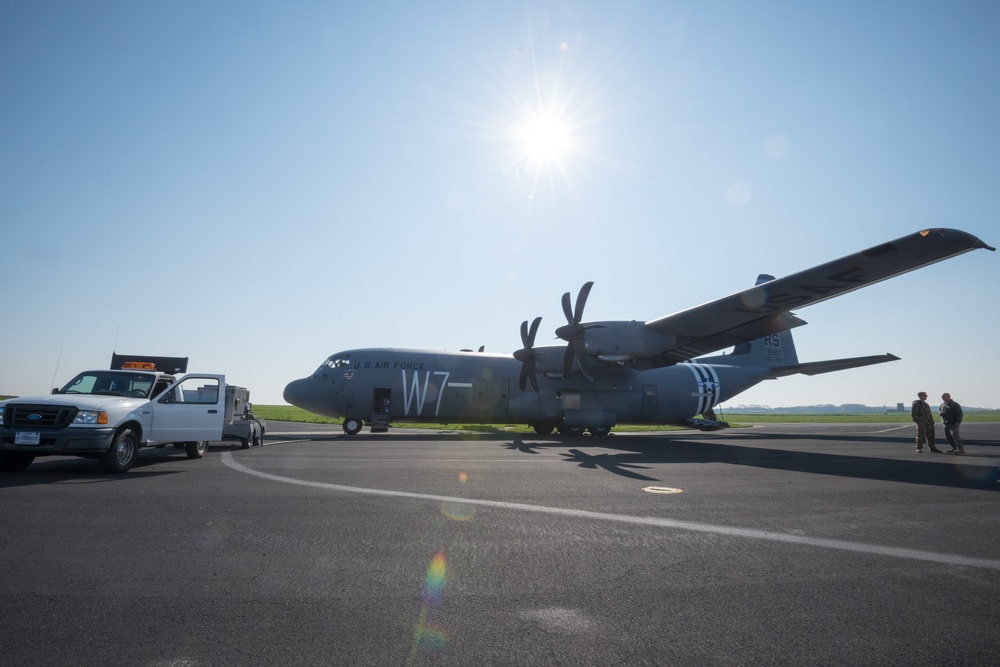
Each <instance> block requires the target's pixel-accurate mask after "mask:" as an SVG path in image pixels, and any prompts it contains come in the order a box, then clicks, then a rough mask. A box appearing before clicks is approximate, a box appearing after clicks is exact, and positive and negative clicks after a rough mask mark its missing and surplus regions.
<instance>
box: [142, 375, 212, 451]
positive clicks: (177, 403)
mask: <svg viewBox="0 0 1000 667" xmlns="http://www.w3.org/2000/svg"><path fill="white" fill-rule="evenodd" d="M225 401H226V382H225V376H223V375H185V376H184V377H182V378H181V379H180V380H179V381H178V382H176V383H174V384H173V385H171V387H170V388H169V389H167V390H166V391H165V392H163V393H161V394H160V395H159V396H156V397H155V398H154V399H153V402H152V404H151V407H152V412H153V418H152V420H151V425H150V429H149V434H148V437H147V440H148V441H149V442H150V443H151V444H159V443H164V442H195V441H199V440H207V441H210V442H214V441H218V440H221V439H222V422H223V419H224V418H225Z"/></svg>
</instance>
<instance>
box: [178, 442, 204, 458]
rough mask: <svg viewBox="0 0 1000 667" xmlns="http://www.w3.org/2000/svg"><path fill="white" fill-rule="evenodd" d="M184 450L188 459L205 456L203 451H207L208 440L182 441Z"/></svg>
mask: <svg viewBox="0 0 1000 667" xmlns="http://www.w3.org/2000/svg"><path fill="white" fill-rule="evenodd" d="M184 444H185V446H184V451H185V453H186V454H187V457H188V458H189V459H200V458H202V457H204V456H205V452H207V451H208V441H207V440H199V441H198V442H187V443H184Z"/></svg>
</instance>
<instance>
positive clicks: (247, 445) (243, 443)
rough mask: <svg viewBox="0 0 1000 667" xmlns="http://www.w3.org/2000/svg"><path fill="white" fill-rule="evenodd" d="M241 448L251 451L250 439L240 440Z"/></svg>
mask: <svg viewBox="0 0 1000 667" xmlns="http://www.w3.org/2000/svg"><path fill="white" fill-rule="evenodd" d="M240 447H242V448H243V449H250V438H240Z"/></svg>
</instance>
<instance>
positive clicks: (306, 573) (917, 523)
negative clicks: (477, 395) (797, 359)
mask: <svg viewBox="0 0 1000 667" xmlns="http://www.w3.org/2000/svg"><path fill="white" fill-rule="evenodd" d="M962 428H963V431H964V435H965V437H966V440H967V445H966V451H967V452H968V453H967V454H966V455H965V456H954V455H946V454H931V453H924V454H916V453H915V452H914V451H913V450H914V447H913V436H914V433H915V429H914V427H913V426H912V425H899V424H886V425H877V424H876V425H872V424H847V425H830V424H815V425H807V424H789V425H771V426H763V427H757V428H752V429H734V430H728V431H717V432H709V433H701V432H670V433H660V434H615V435H613V436H611V437H609V438H593V437H590V436H585V437H579V438H563V437H560V436H551V437H539V436H534V435H532V436H528V435H513V434H511V435H488V436H477V435H469V434H458V433H453V432H448V431H406V430H395V429H394V430H392V431H391V432H390V433H388V434H381V435H379V434H369V433H367V432H363V433H362V434H360V435H358V436H354V437H346V436H344V435H343V432H342V431H341V430H340V429H339V427H326V426H316V425H306V424H282V423H272V424H270V429H269V431H268V434H267V437H266V439H265V443H266V446H265V447H262V448H253V449H249V450H243V449H239V448H238V447H230V446H228V445H221V444H220V445H218V446H213V447H212V448H211V449H210V451H209V453H208V455H207V456H206V457H205V459H202V460H188V459H187V458H185V457H184V455H183V453H180V454H174V453H173V452H174V450H172V449H166V450H154V451H153V452H144V454H143V457H142V458H141V460H140V463H139V465H137V466H136V468H134V469H133V470H132V471H131V472H129V473H127V474H125V475H120V476H115V475H107V474H104V473H102V472H100V470H99V468H98V466H97V465H96V463H95V462H93V461H87V460H83V459H72V458H48V459H44V458H43V459H38V460H36V462H35V463H34V464H32V466H31V467H29V468H28V469H27V470H26V471H24V472H22V473H17V474H0V498H2V505H0V507H2V514H0V516H2V518H0V545H2V549H0V571H2V573H3V576H2V578H0V619H2V623H0V650H2V655H3V662H4V664H5V665H42V664H45V665H98V664H100V665H146V666H167V665H170V666H183V667H193V666H200V665H486V664H494V665H566V666H570V665H602V666H603V665H616V664H620V665H704V664H712V665H756V664H789V665H800V664H801V665H805V664H809V665H817V664H822V665H835V664H840V665H856V664H876V665H919V664H924V665H939V664H963V665H993V664H998V663H1000V632H998V627H1000V623H998V621H1000V600H998V598H1000V483H998V472H997V466H998V464H1000V424H996V423H994V424H975V423H966V424H964V425H963V427H962ZM162 453H167V454H170V455H169V456H162V455H161V454H162Z"/></svg>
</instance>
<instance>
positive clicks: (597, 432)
mask: <svg viewBox="0 0 1000 667" xmlns="http://www.w3.org/2000/svg"><path fill="white" fill-rule="evenodd" d="M531 427H532V428H533V429H535V433H537V434H538V435H551V434H552V431H558V432H559V435H570V436H581V435H583V433H584V431H590V435H592V436H594V437H596V438H605V437H607V436H608V435H610V434H611V427H610V426H590V427H587V428H584V427H583V426H566V425H565V424H550V423H543V424H532V425H531Z"/></svg>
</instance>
